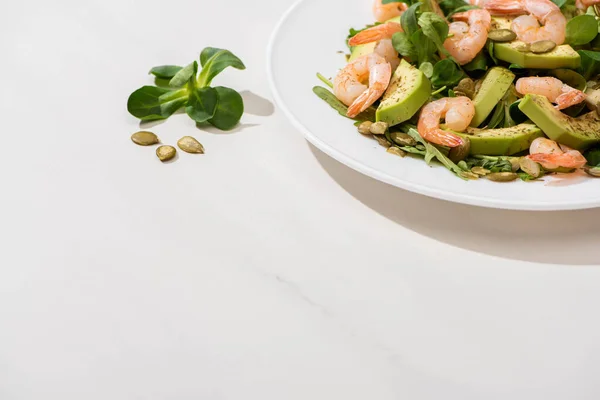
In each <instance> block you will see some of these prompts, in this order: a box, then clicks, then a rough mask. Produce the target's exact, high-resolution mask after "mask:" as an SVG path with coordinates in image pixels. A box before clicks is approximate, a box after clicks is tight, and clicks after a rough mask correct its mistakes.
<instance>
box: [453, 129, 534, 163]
mask: <svg viewBox="0 0 600 400" xmlns="http://www.w3.org/2000/svg"><path fill="white" fill-rule="evenodd" d="M455 133H456V132H455ZM456 134H457V135H460V136H463V137H468V138H469V140H470V141H471V151H470V153H471V154H479V155H484V156H511V155H513V154H517V153H520V152H522V151H523V150H527V149H528V148H529V146H530V145H531V142H533V140H534V139H536V138H538V137H541V136H544V134H543V133H542V130H541V129H540V128H538V127H537V126H535V125H533V124H519V125H515V126H512V127H510V128H500V129H477V128H469V129H467V133H456Z"/></svg>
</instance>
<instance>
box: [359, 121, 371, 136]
mask: <svg viewBox="0 0 600 400" xmlns="http://www.w3.org/2000/svg"><path fill="white" fill-rule="evenodd" d="M371 125H373V123H372V122H371V121H365V122H363V123H361V124H360V125H358V133H360V134H361V135H370V134H371V131H370V129H371Z"/></svg>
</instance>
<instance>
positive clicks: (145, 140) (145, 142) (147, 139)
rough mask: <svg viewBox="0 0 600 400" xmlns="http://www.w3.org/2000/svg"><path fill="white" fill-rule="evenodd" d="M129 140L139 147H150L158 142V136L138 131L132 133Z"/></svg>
mask: <svg viewBox="0 0 600 400" xmlns="http://www.w3.org/2000/svg"><path fill="white" fill-rule="evenodd" d="M131 140H132V141H133V143H135V144H139V145H140V146H152V145H153V144H157V143H159V142H160V141H159V140H158V136H156V135H155V134H154V133H152V132H148V131H139V132H136V133H134V134H133V135H131Z"/></svg>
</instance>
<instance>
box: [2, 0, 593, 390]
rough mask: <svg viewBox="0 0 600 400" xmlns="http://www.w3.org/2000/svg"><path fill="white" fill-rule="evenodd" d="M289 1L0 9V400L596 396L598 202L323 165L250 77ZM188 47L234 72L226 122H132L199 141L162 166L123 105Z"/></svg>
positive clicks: (181, 59)
mask: <svg viewBox="0 0 600 400" xmlns="http://www.w3.org/2000/svg"><path fill="white" fill-rule="evenodd" d="M290 4H291V2H290V1H288V0H286V1H281V2H273V3H271V2H267V1H266V0H261V1H242V0H235V1H228V2H226V1H219V2H208V1H185V0H172V1H169V2H165V1H154V0H152V1H148V0H146V1H133V0H129V1H116V0H103V1H99V0H98V1H81V0H80V1H67V0H62V1H56V2H42V1H32V2H24V3H21V2H12V3H10V5H7V4H6V5H5V9H4V11H3V12H2V13H1V15H0V50H1V54H2V56H1V62H0V81H1V84H2V85H1V86H0V87H1V88H2V91H1V92H0V110H1V116H2V119H1V125H0V126H1V133H2V134H1V138H2V143H1V144H0V146H1V151H0V177H1V182H2V189H1V192H0V399H2V400H25V399H26V400H33V399H46V400H54V399H57V400H58V399H60V400H71V399H73V400H75V399H76V400H81V399H86V400H96V399H98V400H105V399H111V400H121V399H123V400H131V399H148V400H158V399H160V400H162V399H165V400H167V399H169V400H171V399H178V400H179V399H184V400H188V399H195V400H196V399H202V400H204V399H207V400H209V399H210V400H212V399H217V400H225V399H226V400H238V399H239V400H247V399H257V400H258V399H260V400H271V399H273V400H279V399H286V400H296V399H298V400H305V399H319V400H320V399H324V400H332V399H343V400H354V399H357V400H359V399H360V400H363V399H377V400H388V399H411V400H422V399H427V400H429V399H431V400H433V399H436V400H437V399H461V400H470V399H474V400H475V399H511V400H516V399H524V400H525V399H527V400H531V399H544V400H554V399H586V400H587V399H590V400H591V399H598V398H599V397H600V379H598V374H599V373H600V341H599V340H598V339H599V336H600V335H599V334H600V323H599V321H598V305H599V300H600V290H599V288H600V269H598V263H599V261H598V260H599V254H600V250H599V245H598V243H599V239H600V229H598V224H599V221H600V210H586V211H578V212H556V213H533V212H511V211H498V210H490V209H482V208H477V207H469V206H463V205H458V204H452V203H448V202H443V201H438V200H433V199H430V198H426V197H422V196H418V195H415V194H411V193H408V192H405V191H402V190H400V189H396V188H393V187H391V186H388V185H386V184H383V183H379V182H377V181H374V180H372V179H370V178H366V177H364V176H362V175H360V174H358V173H356V172H354V171H352V170H350V169H348V168H346V167H344V166H342V165H340V164H339V163H338V162H336V161H334V160H332V159H330V158H328V157H327V156H325V155H323V154H322V153H320V152H319V151H318V150H316V149H314V148H313V147H311V146H310V145H308V144H307V142H306V141H305V140H304V139H303V138H302V136H301V135H300V134H299V133H298V132H296V131H295V130H294V129H293V128H292V127H291V125H290V124H289V123H288V122H287V121H286V120H285V119H284V118H283V116H282V115H281V114H280V113H279V112H278V111H277V110H276V109H275V108H274V106H273V104H272V98H271V94H270V92H269V89H268V87H267V84H266V72H265V51H266V42H267V40H268V37H269V34H270V32H271V30H272V28H273V27H274V26H275V23H276V21H277V19H278V18H279V16H280V15H281V14H282V13H283V12H284V11H285V9H286V8H288V7H289V6H290ZM340 14H342V15H343V10H340ZM332 17H335V16H332ZM307 29H310V27H307ZM205 46H216V47H223V48H228V49H230V50H232V51H234V52H235V53H236V54H238V55H239V56H240V57H241V58H242V59H243V60H244V62H245V63H246V65H247V66H248V69H247V70H246V71H236V70H228V71H227V72H225V73H223V75H221V76H219V77H218V78H217V80H216V81H215V83H218V84H223V85H226V86H231V87H234V88H236V89H238V90H240V91H241V92H243V95H244V98H245V100H246V108H247V114H246V115H245V116H244V118H243V120H242V124H241V125H240V127H239V128H237V129H236V130H234V131H233V132H230V133H220V132H218V131H211V130H202V129H198V128H196V127H195V125H194V124H193V123H192V121H191V120H189V118H187V117H186V116H185V115H176V116H174V117H172V118H171V119H169V120H168V121H167V122H165V123H161V124H151V125H150V127H151V129H152V130H153V131H154V132H156V133H157V134H158V135H159V136H160V137H161V139H162V141H163V142H164V143H170V144H173V143H175V142H176V141H177V139H178V138H179V137H181V136H183V135H193V136H195V137H196V138H198V139H199V140H200V141H201V142H202V143H203V144H204V146H205V148H206V150H207V151H206V154H205V155H202V156H197V155H189V154H181V155H180V156H179V158H178V159H177V160H176V161H175V162H173V163H169V164H164V165H163V164H161V163H160V162H159V161H158V160H157V159H156V157H155V155H154V149H152V148H142V147H138V146H136V145H134V144H132V143H131V142H130V140H129V136H130V135H131V133H133V132H135V131H136V130H138V129H139V126H138V123H137V121H136V120H135V119H134V118H133V117H131V116H129V115H128V114H127V112H126V107H125V104H126V100H127V97H128V95H129V94H130V93H131V92H132V91H133V90H135V89H136V88H137V87H139V86H142V85H144V84H149V83H151V80H150V78H149V77H147V76H146V72H147V71H148V69H149V67H151V66H153V65H159V64H165V63H175V64H186V63H188V62H190V61H192V60H193V59H195V58H196V57H197V56H198V54H199V52H200V50H201V49H202V48H203V47H205ZM291 62H293V60H291ZM145 127H146V128H148V127H149V126H145Z"/></svg>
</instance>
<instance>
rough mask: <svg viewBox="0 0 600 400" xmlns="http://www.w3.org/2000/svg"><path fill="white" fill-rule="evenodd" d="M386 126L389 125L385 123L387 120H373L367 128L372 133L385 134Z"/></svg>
mask: <svg viewBox="0 0 600 400" xmlns="http://www.w3.org/2000/svg"><path fill="white" fill-rule="evenodd" d="M388 127H389V125H388V124H387V122H375V123H374V124H372V125H371V127H370V128H369V131H370V132H371V133H372V134H373V135H385V131H387V129H388Z"/></svg>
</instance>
